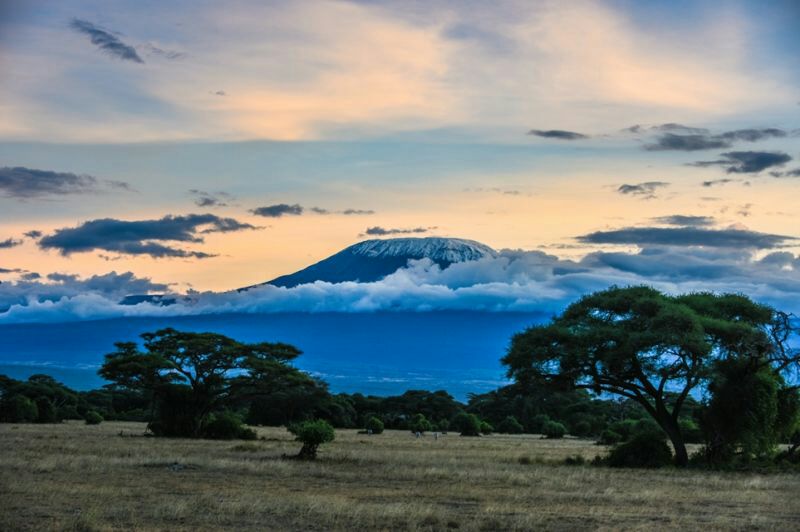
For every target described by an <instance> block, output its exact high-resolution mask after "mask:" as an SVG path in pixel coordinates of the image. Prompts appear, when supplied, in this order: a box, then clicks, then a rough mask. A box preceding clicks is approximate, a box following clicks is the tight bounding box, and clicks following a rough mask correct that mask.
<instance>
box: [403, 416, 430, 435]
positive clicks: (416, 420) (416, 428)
mask: <svg viewBox="0 0 800 532" xmlns="http://www.w3.org/2000/svg"><path fill="white" fill-rule="evenodd" d="M408 428H409V429H410V430H411V432H430V431H432V430H433V424H432V423H431V422H430V421H428V420H427V419H426V418H425V416H424V415H423V414H415V415H414V417H412V418H411V419H410V420H409V421H408Z"/></svg>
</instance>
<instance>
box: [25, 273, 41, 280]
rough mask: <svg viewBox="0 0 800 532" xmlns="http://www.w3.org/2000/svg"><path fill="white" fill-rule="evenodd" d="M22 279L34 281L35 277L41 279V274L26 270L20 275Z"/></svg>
mask: <svg viewBox="0 0 800 532" xmlns="http://www.w3.org/2000/svg"><path fill="white" fill-rule="evenodd" d="M20 277H21V278H22V280H23V281H35V280H36V279H41V278H42V275H41V274H39V273H36V272H26V273H23V274H22V275H21V276H20Z"/></svg>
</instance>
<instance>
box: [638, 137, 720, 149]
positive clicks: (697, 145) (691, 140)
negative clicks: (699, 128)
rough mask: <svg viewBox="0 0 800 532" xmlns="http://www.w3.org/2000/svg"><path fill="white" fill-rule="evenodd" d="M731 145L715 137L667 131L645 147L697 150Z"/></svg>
mask: <svg viewBox="0 0 800 532" xmlns="http://www.w3.org/2000/svg"><path fill="white" fill-rule="evenodd" d="M730 146H731V144H730V142H728V141H727V140H721V139H718V138H715V137H707V136H705V135H675V134H674V133H665V134H664V135H661V136H660V137H658V138H657V139H656V142H655V144H645V146H644V149H646V150H648V151H665V150H678V151H697V150H713V149H719V148H730Z"/></svg>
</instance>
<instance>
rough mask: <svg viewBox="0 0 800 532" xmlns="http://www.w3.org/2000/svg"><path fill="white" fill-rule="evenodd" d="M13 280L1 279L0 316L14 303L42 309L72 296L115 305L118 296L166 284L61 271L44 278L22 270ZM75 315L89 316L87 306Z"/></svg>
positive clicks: (118, 275)
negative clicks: (84, 313)
mask: <svg viewBox="0 0 800 532" xmlns="http://www.w3.org/2000/svg"><path fill="white" fill-rule="evenodd" d="M11 272H15V273H21V275H20V280H19V281H17V282H4V283H2V284H0V316H2V312H6V311H7V310H8V309H9V308H11V307H14V306H25V305H34V306H38V305H43V306H44V308H53V307H54V306H58V305H59V304H60V303H62V302H64V301H67V300H70V299H72V298H85V297H100V298H102V299H104V300H106V301H107V302H108V303H109V304H114V305H116V304H118V303H119V301H120V300H122V298H124V297H125V296H128V295H131V294H149V293H152V292H164V291H167V290H168V289H169V286H168V285H166V284H162V283H156V282H153V281H151V280H150V279H149V278H146V277H137V276H136V275H134V274H133V273H132V272H123V273H117V272H114V271H112V272H110V273H106V274H102V275H92V276H91V277H87V278H82V277H80V276H78V275H73V274H65V273H51V274H49V275H47V276H46V280H45V281H40V279H42V276H41V274H38V273H36V272H22V271H21V270H11ZM74 312H75V314H76V315H77V316H81V312H86V313H88V314H89V315H88V316H87V317H91V312H92V310H91V309H90V308H87V309H84V310H83V311H81V310H80V309H74Z"/></svg>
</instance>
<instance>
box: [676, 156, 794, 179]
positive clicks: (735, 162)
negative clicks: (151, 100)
mask: <svg viewBox="0 0 800 532" xmlns="http://www.w3.org/2000/svg"><path fill="white" fill-rule="evenodd" d="M722 157H723V158H722V159H717V160H714V161H696V162H694V163H689V166H696V167H699V168H707V167H709V166H720V167H722V168H724V169H725V171H726V172H727V173H729V174H757V173H758V172H761V171H762V170H766V169H767V168H772V167H774V166H783V165H784V164H786V163H788V162H789V161H791V160H792V157H791V156H790V155H789V154H787V153H784V152H777V151H776V152H773V151H731V152H727V153H723V154H722Z"/></svg>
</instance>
